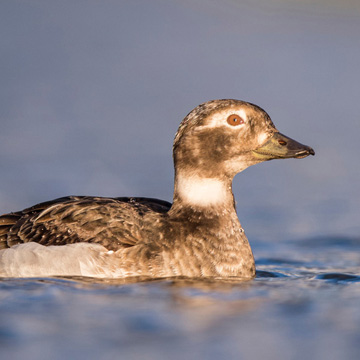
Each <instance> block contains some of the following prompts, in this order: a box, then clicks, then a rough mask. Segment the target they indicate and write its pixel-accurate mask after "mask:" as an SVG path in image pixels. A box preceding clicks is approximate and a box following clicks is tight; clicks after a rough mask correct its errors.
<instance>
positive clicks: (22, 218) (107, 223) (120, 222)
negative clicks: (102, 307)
mask: <svg viewBox="0 0 360 360" xmlns="http://www.w3.org/2000/svg"><path fill="white" fill-rule="evenodd" d="M170 207H171V204H170V203H168V202H166V201H162V200H157V199H152V198H128V197H119V198H103V197H90V196H68V197H62V198H59V199H55V200H52V201H48V202H44V203H41V204H37V205H35V206H32V207H30V208H27V209H25V210H22V211H18V212H14V213H10V214H5V215H2V216H0V250H1V249H6V248H9V247H11V246H13V245H16V244H21V243H27V242H37V243H39V244H41V245H46V246H48V245H67V244H73V243H80V242H84V243H97V244H100V245H102V246H104V247H105V248H106V249H108V250H114V251H116V250H119V249H120V248H126V247H130V246H133V245H135V244H136V243H138V242H139V241H142V240H144V239H143V231H142V221H143V218H144V216H145V215H146V216H147V217H149V215H150V216H151V215H153V216H154V217H156V216H158V215H159V214H163V213H166V212H167V211H168V210H169V209H170Z"/></svg>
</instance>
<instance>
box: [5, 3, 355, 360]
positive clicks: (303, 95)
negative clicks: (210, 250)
mask: <svg viewBox="0 0 360 360" xmlns="http://www.w3.org/2000/svg"><path fill="white" fill-rule="evenodd" d="M359 34H360V5H359V2H357V1H352V0H343V1H325V0H313V1H306V2H305V1H295V0H288V1H281V0H251V1H250V0H244V1H235V0H211V1H205V0H191V1H188V0H182V1H168V0H153V1H148V0H135V1H126V0H124V1H122V0H119V1H113V0H104V1H101V2H99V1H98V0H88V1H86V2H80V1H75V2H74V1H72V0H62V1H49V0H28V1H23V0H12V1H2V2H0V48H1V56H0V69H1V70H0V71H1V82H0V170H1V171H0V212H1V213H5V212H9V211H16V210H20V209H23V208H26V207H28V206H31V205H33V204H35V203H39V202H42V201H47V200H50V199H54V198H57V197H61V196H66V195H71V194H73V195H101V196H149V197H156V198H160V199H164V200H168V201H171V199H172V189H173V168H172V159H171V146H172V140H173V136H174V134H175V131H176V129H177V127H178V125H179V123H180V121H181V120H182V118H183V117H184V116H185V115H186V114H187V113H188V112H189V111H190V110H191V109H192V108H194V107H195V106H197V105H198V104H200V103H202V102H204V101H207V100H210V99H216V98H237V99H243V100H246V101H250V102H254V103H256V104H258V105H259V106H261V107H263V108H264V109H265V110H267V111H268V112H269V114H270V116H271V117H272V119H273V121H274V123H275V125H276V126H277V127H278V129H279V131H281V132H282V133H284V134H286V135H288V136H290V137H291V138H294V139H296V140H298V141H300V142H302V143H304V144H307V145H310V146H312V147H313V148H314V149H315V151H316V156H315V157H311V158H306V159H303V160H284V161H271V162H268V163H264V164H260V165H257V166H254V167H251V168H250V169H247V170H246V171H244V172H243V173H242V174H239V175H238V176H236V178H235V180H234V184H233V190H234V194H235V197H236V200H237V204H238V214H239V218H240V221H241V223H242V226H243V227H244V228H245V230H246V234H247V236H248V238H249V240H250V243H251V245H252V247H253V250H254V255H255V259H256V263H257V277H256V279H254V280H252V281H247V282H241V281H239V280H238V279H231V280H228V281H220V280H218V281H215V280H213V281H210V280H206V281H205V280H202V281H199V280H196V279H194V280H192V281H190V280H185V279H167V280H153V281H146V280H145V279H130V280H129V279H128V280H126V281H120V280H119V281H98V280H96V281H95V280H94V279H79V278H77V279H28V280H26V279H1V280H0V358H1V359H7V358H9V359H10V358H11V359H25V358H26V359H55V360H56V359H68V358H69V359H86V358H87V359H99V358H100V359H115V358H120V359H122V358H123V359H140V360H141V359H175V360H176V359H184V358H187V359H216V360H217V359H223V358H227V359H270V360H271V359H274V360H275V359H276V360H282V359H283V360H289V359H301V360H303V359H327V360H328V359H330V360H332V359H342V360H343V359H358V358H360V306H359V304H360V281H359V280H360V238H359V236H360V222H359V219H360V186H359V184H360V163H359V160H358V154H359V135H360V121H359V113H360V102H359V84H360V72H359V64H360V40H359V39H360V38H359Z"/></svg>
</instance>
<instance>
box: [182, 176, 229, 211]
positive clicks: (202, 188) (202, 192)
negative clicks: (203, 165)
mask: <svg viewBox="0 0 360 360" xmlns="http://www.w3.org/2000/svg"><path fill="white" fill-rule="evenodd" d="M176 185H177V190H178V194H179V196H180V197H181V199H182V200H183V201H184V202H186V203H188V204H192V205H198V206H204V207H206V206H210V205H218V204H221V203H224V202H225V201H226V200H227V199H228V193H229V189H227V186H226V185H225V183H223V182H222V181H220V180H217V179H206V178H200V177H197V176H190V177H179V178H178V179H177V184H176Z"/></svg>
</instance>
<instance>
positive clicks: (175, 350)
mask: <svg viewBox="0 0 360 360" xmlns="http://www.w3.org/2000/svg"><path fill="white" fill-rule="evenodd" d="M343 240H344V241H343V243H344V246H341V243H342V241H341V238H338V239H337V240H336V241H335V240H334V239H332V238H329V239H328V241H326V239H325V238H322V239H318V240H316V239H309V240H303V241H299V242H291V243H285V244H282V245H281V246H280V245H277V246H275V247H271V248H269V245H268V244H259V243H258V244H257V246H256V247H255V248H254V253H255V257H256V259H257V268H258V271H257V277H256V279H254V280H251V281H242V280H241V279H236V278H232V279H186V278H171V279H146V278H130V279H119V280H114V279H90V278H71V279H70V278H67V279H64V278H51V279H50V278H46V279H3V281H1V282H0V299H1V305H0V319H1V321H0V344H1V350H0V354H1V355H2V357H3V358H5V356H9V357H11V358H19V359H20V358H25V357H29V354H30V355H31V358H35V357H36V358H39V359H49V358H51V359H64V358H84V357H85V356H86V357H88V358H90V359H92V358H102V359H113V358H119V357H120V358H126V359H128V358H136V359H159V358H160V359H169V358H171V359H183V358H185V357H186V358H206V359H219V358H223V357H227V358H230V359H239V358H242V357H243V358H261V357H263V358H266V359H298V358H299V359H300V358H301V359H303V358H304V357H307V358H326V359H340V358H341V359H354V358H356V356H355V355H356V354H357V353H358V352H359V351H360V346H359V340H360V335H359V334H360V311H359V296H360V252H359V251H358V250H359V239H346V238H345V239H343Z"/></svg>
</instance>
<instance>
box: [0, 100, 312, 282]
mask: <svg viewBox="0 0 360 360" xmlns="http://www.w3.org/2000/svg"><path fill="white" fill-rule="evenodd" d="M234 118H236V119H240V120H241V121H240V120H239V121H238V122H237V123H234V122H232V121H231V120H233V119H234ZM314 154H315V152H314V150H313V149H312V148H310V147H308V146H306V145H302V144H300V143H298V142H296V141H294V140H292V139H290V138H288V137H286V136H284V135H282V134H280V133H279V132H278V131H277V129H276V128H275V126H274V124H273V123H272V121H271V119H270V117H269V115H268V114H267V113H266V112H265V111H264V110H263V109H261V108H260V107H258V106H256V105H254V104H250V103H247V102H244V101H239V100H232V99H230V100H226V99H225V100H213V101H209V102H207V103H204V104H201V105H199V106H198V107H197V108H195V109H194V110H193V111H191V112H190V113H189V114H188V115H187V116H186V117H185V119H184V120H183V121H182V123H181V124H180V126H179V130H178V132H177V133H176V135H175V140H174V146H173V159H174V167H175V181H174V197H173V204H170V203H168V202H166V201H161V200H157V199H151V198H124V197H118V198H105V197H89V196H68V197H63V198H59V199H56V200H53V201H48V202H44V203H40V204H37V205H35V206H32V207H30V208H28V209H25V210H23V211H19V212H14V213H10V214H5V215H3V216H0V250H1V249H3V250H1V251H0V276H16V277H19V276H52V275H58V276H65V275H78V276H97V277H127V276H150V277H170V276H191V277H200V276H204V277H210V276H216V277H227V276H237V277H242V278H252V277H254V276H255V262H254V257H253V254H252V251H251V247H250V244H249V242H248V240H247V238H246V236H245V233H244V231H243V229H242V227H241V225H240V222H239V220H238V218H237V214H236V209H235V202H234V196H233V193H232V180H233V178H234V176H235V175H236V174H237V173H239V172H241V171H242V170H244V169H246V168H247V167H249V166H251V165H255V164H257V163H260V162H262V161H267V160H271V159H279V158H290V157H299V158H300V157H306V156H308V155H314Z"/></svg>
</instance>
